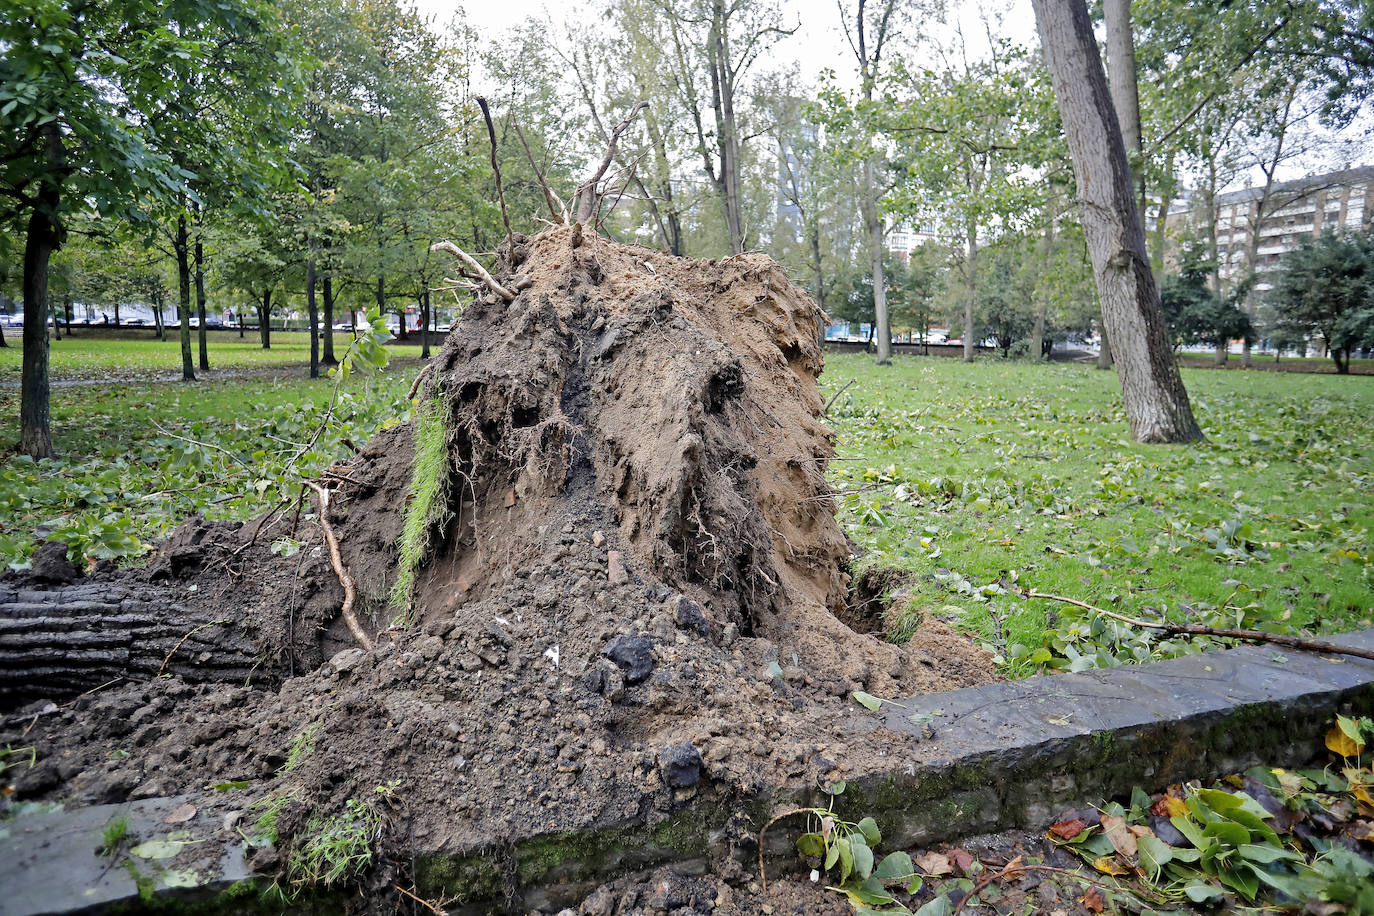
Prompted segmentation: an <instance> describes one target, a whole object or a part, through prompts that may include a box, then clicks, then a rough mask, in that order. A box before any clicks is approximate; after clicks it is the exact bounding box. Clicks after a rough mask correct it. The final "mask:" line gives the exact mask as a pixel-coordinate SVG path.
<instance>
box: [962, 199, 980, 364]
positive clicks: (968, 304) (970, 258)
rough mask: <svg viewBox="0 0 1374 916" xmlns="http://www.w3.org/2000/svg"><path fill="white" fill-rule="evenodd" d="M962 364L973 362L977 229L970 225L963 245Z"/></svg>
mask: <svg viewBox="0 0 1374 916" xmlns="http://www.w3.org/2000/svg"><path fill="white" fill-rule="evenodd" d="M964 254H965V257H964V362H966V363H971V362H973V354H974V346H973V304H974V301H975V300H976V299H977V297H978V227H977V226H976V225H975V224H973V223H970V224H969V227H968V237H967V239H966V240H965V245H964Z"/></svg>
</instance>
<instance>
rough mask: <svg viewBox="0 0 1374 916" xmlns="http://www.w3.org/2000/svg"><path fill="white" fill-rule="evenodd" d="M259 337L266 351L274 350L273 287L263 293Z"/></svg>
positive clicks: (259, 316)
mask: <svg viewBox="0 0 1374 916" xmlns="http://www.w3.org/2000/svg"><path fill="white" fill-rule="evenodd" d="M258 337H259V338H260V339H261V340H262V348H263V349H264V350H270V349H272V287H270V286H269V287H267V289H265V290H263V291H262V304H261V305H259V306H258Z"/></svg>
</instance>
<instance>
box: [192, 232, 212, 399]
mask: <svg viewBox="0 0 1374 916" xmlns="http://www.w3.org/2000/svg"><path fill="white" fill-rule="evenodd" d="M200 225H201V223H200V219H199V217H197V219H196V248H195V258H196V317H197V318H199V319H200V327H198V328H196V343H197V345H198V347H199V348H200V368H201V371H203V372H209V371H210V348H209V346H208V344H207V343H206V334H208V333H209V329H208V328H207V324H208V322H207V321H206V320H205V249H204V247H203V246H202V244H201V240H200Z"/></svg>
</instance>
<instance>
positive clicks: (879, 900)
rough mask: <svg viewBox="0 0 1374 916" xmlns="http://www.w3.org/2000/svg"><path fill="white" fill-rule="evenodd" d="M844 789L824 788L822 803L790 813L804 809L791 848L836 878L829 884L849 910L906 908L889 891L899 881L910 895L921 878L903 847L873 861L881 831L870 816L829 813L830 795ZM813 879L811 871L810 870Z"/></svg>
mask: <svg viewBox="0 0 1374 916" xmlns="http://www.w3.org/2000/svg"><path fill="white" fill-rule="evenodd" d="M843 791H844V785H843V783H841V784H839V785H837V786H832V787H831V788H830V790H829V794H830V803H829V804H828V805H827V807H825V808H804V809H801V810H798V811H793V812H791V814H805V815H806V820H807V826H806V832H805V833H803V834H802V835H801V836H800V837H798V838H797V852H798V853H799V854H800V855H801V856H802V858H803V859H804V860H805V861H806V862H807V863H808V864H809V865H811V866H812V867H813V868H815V869H816V870H817V872H820V873H823V874H825V875H826V877H827V878H829V879H831V880H833V881H835V882H836V886H833V887H832V888H831V889H832V890H836V891H839V892H841V893H843V894H844V895H845V896H846V897H847V898H848V899H849V902H850V903H851V904H853V906H854V908H855V910H857V911H859V912H869V913H889V914H894V916H901V914H909V913H910V911H909V910H908V909H907V908H906V907H904V906H902V905H901V904H899V903H897V901H896V898H895V897H894V896H893V894H892V892H891V891H890V890H889V888H890V887H892V886H899V887H901V888H903V889H905V890H906V892H907V893H911V894H914V893H916V892H917V891H919V890H920V889H921V885H922V878H921V875H920V874H919V873H918V872H917V871H916V867H915V865H914V864H913V863H912V861H911V856H910V855H908V854H907V853H905V852H901V851H898V852H893V853H890V854H889V855H887V856H884V857H883V858H882V860H878V859H877V858H876V856H875V854H874V851H875V850H876V849H877V847H878V844H880V843H881V842H882V841H883V834H882V831H881V830H879V829H878V824H877V822H876V821H874V820H873V818H871V817H864V818H861V819H860V820H858V821H857V822H854V823H851V822H849V821H846V820H843V819H842V818H840V817H838V816H836V815H835V813H834V807H835V798H836V796H838V795H840V794H841V793H842V792H843ZM812 877H813V879H816V878H817V875H816V874H815V873H813V875H812Z"/></svg>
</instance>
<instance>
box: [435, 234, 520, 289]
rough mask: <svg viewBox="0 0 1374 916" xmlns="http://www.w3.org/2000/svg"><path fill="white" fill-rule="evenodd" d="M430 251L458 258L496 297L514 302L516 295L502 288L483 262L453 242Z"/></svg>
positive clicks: (437, 245) (443, 243)
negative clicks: (445, 253)
mask: <svg viewBox="0 0 1374 916" xmlns="http://www.w3.org/2000/svg"><path fill="white" fill-rule="evenodd" d="M429 250H430V251H446V252H448V253H449V254H451V255H453V256H454V257H455V258H457V259H458V260H459V261H460V262H461V263H462V264H463V266H464V267H466V268H468V270H471V271H472V272H473V273H475V274H477V276H478V277H480V278H481V279H482V282H483V283H485V284H486V285H487V286H488V287H489V288H490V289H491V291H492V292H494V293H496V295H498V296H500V297H501V298H502V299H504V300H506V301H507V302H512V301H514V299H515V293H513V292H511V291H510V290H508V289H506V288H505V287H504V286H502V285H501V284H500V283H498V282H496V278H495V277H493V276H492V275H491V274H490V273H488V272H487V269H486V268H485V267H483V266H482V264H481V262H479V261H478V260H477V259H476V258H474V257H473V256H472V255H470V254H468V253H467V252H466V251H464V250H463V249H461V248H459V247H458V246H457V245H455V244H453V243H452V242H435V243H434V244H433V245H431V246H429Z"/></svg>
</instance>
